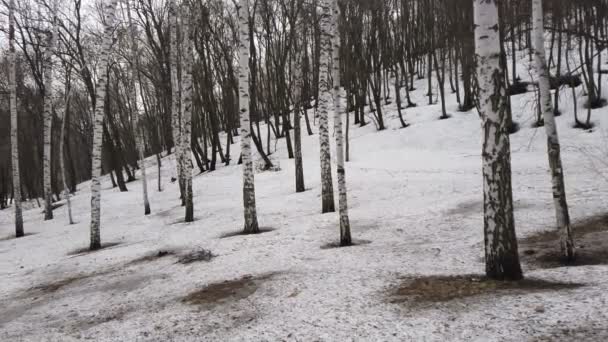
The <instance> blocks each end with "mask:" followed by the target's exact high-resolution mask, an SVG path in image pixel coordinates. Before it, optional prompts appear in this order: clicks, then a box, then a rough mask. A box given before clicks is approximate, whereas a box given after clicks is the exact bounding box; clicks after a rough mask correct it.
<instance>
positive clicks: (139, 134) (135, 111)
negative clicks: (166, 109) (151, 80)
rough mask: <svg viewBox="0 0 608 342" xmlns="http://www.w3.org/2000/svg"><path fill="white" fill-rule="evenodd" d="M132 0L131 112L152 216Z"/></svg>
mask: <svg viewBox="0 0 608 342" xmlns="http://www.w3.org/2000/svg"><path fill="white" fill-rule="evenodd" d="M129 2H130V0H127V18H128V20H129V33H130V36H131V55H132V56H131V58H133V62H132V63H133V64H132V70H131V80H132V87H131V94H130V96H131V107H132V109H131V111H132V114H131V115H132V117H133V118H134V119H135V137H136V144H137V153H138V155H139V169H140V170H141V182H142V195H143V201H144V215H149V214H150V201H149V200H148V179H147V177H146V156H145V148H144V146H145V145H144V126H143V120H142V113H141V112H140V110H139V107H138V102H137V99H138V97H137V89H138V87H137V86H136V85H139V86H141V82H140V73H139V47H138V44H137V31H136V27H135V24H134V23H133V18H132V16H131V6H130V3H129Z"/></svg>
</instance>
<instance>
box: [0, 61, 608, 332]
mask: <svg viewBox="0 0 608 342" xmlns="http://www.w3.org/2000/svg"><path fill="white" fill-rule="evenodd" d="M522 74H525V72H522ZM424 84H425V81H424V80H421V81H419V82H418V83H417V87H418V89H419V90H418V91H416V92H414V100H415V102H417V103H418V105H419V107H416V108H410V109H407V110H406V111H405V112H406V119H407V121H408V122H409V123H411V124H412V126H411V127H409V128H406V129H399V128H398V127H399V124H398V120H397V118H396V115H397V114H396V109H395V106H394V104H391V105H389V106H387V107H385V113H386V115H387V120H386V121H387V126H388V129H386V130H385V131H382V132H378V131H376V130H375V128H374V125H373V124H369V125H368V126H366V127H363V128H356V127H351V157H352V161H351V162H349V163H348V164H347V182H348V188H349V205H350V218H351V223H352V233H353V236H354V238H355V239H356V240H359V241H363V242H369V243H363V244H360V245H359V246H355V247H349V248H340V249H336V248H333V249H332V248H329V249H328V248H321V247H322V246H324V245H326V244H328V243H330V242H335V241H337V239H338V236H339V231H338V217H337V214H325V215H321V214H320V209H321V200H320V184H319V174H320V170H319V161H318V159H319V158H318V151H319V148H318V147H319V146H318V136H317V135H316V134H315V135H314V136H307V135H304V137H303V139H304V141H303V148H304V151H303V152H304V169H305V177H306V178H305V181H306V186H307V189H308V191H306V192H304V193H301V194H296V193H295V191H294V167H293V161H292V160H289V159H287V158H286V152H285V148H284V145H285V143H284V141H283V140H281V141H279V143H278V145H277V146H278V147H279V148H278V151H277V152H276V153H275V154H274V155H273V158H275V161H276V162H278V163H279V164H280V167H281V170H280V171H278V172H262V173H258V174H256V191H257V205H258V218H259V222H260V225H261V226H262V227H265V228H271V229H273V230H272V231H270V232H267V233H264V234H261V235H257V236H233V237H227V238H220V237H222V235H224V234H226V233H230V232H236V231H238V230H239V229H240V228H241V225H242V208H241V188H240V187H241V178H240V177H241V169H240V167H239V166H237V165H231V166H228V167H221V168H220V169H219V170H218V171H215V172H212V173H206V174H203V175H198V176H196V177H195V179H194V198H195V199H194V205H195V217H196V221H195V222H194V223H191V224H184V223H183V214H184V211H183V208H182V207H180V205H179V199H178V187H177V184H175V183H173V184H172V183H171V182H170V178H171V177H172V176H173V175H174V173H175V171H174V166H173V163H172V162H171V160H170V158H165V159H164V161H163V163H164V164H163V175H164V176H163V177H164V178H163V184H164V188H165V189H164V191H163V192H158V191H156V189H155V186H154V185H155V182H152V181H151V182H150V201H151V207H152V215H150V216H148V217H145V216H144V215H143V206H142V205H141V183H140V182H139V181H137V182H134V183H130V184H128V186H129V190H130V191H129V192H128V193H120V192H118V190H117V189H112V188H111V184H110V182H109V179H106V180H105V181H104V183H103V187H104V191H103V195H102V215H103V216H102V242H104V243H119V244H117V245H115V246H112V247H109V248H106V249H103V250H101V251H98V252H95V253H81V254H78V253H73V252H74V251H76V250H78V249H80V248H85V247H87V246H88V241H89V215H90V214H89V205H90V204H89V203H90V202H89V201H90V194H89V191H88V184H86V183H85V184H81V185H80V186H79V190H80V191H79V192H78V193H77V194H76V196H75V197H74V198H73V204H74V208H73V210H74V215H75V220H76V222H77V223H76V224H75V225H72V226H69V225H67V219H66V209H65V207H61V208H58V209H57V210H55V219H54V220H52V221H50V222H44V221H43V215H42V214H41V209H38V208H35V209H31V210H28V211H26V212H25V229H26V232H28V233H32V234H33V235H30V236H26V237H24V238H21V239H4V240H0V340H1V341H72V340H80V339H88V340H98V341H283V340H285V341H456V340H467V341H471V340H472V341H489V340H502V341H526V340H572V341H575V340H576V341H580V340H589V341H599V340H604V339H606V338H608V323H607V322H608V309H607V308H606V302H607V300H608V276H607V271H608V267H607V266H602V265H598V266H581V267H561V268H553V269H531V268H530V267H529V265H525V264H524V271H525V276H526V277H528V278H539V279H543V280H548V281H560V282H576V283H583V284H585V286H584V287H580V288H576V289H566V290H562V291H559V292H556V291H545V292H543V291H537V292H532V293H526V292H514V293H506V294H504V295H501V296H495V295H491V294H490V295H482V296H476V297H471V298H465V299H455V300H453V301H450V302H446V303H431V304H429V305H426V306H423V307H421V306H419V305H410V304H411V303H410V302H408V301H405V302H399V303H394V301H392V300H391V291H392V289H393V288H394V286H396V285H398V284H399V283H400V281H401V279H402V278H403V277H409V276H424V275H464V274H480V275H481V274H483V271H484V264H483V259H482V256H483V240H482V239H483V234H482V230H483V222H482V208H481V201H482V192H481V185H482V182H481V172H480V171H481V159H480V150H481V147H480V146H481V131H480V120H479V118H478V116H477V114H476V112H475V111H472V112H469V113H461V112H457V110H456V105H455V103H456V101H455V97H454V95H450V98H449V100H448V109H449V112H450V114H452V118H450V119H449V120H438V119H437V118H438V117H439V116H440V112H441V107H440V106H439V105H432V106H426V105H425V104H426V98H425V97H424V93H425V91H426V89H425V86H424ZM446 89H449V85H448V84H447V83H446ZM577 92H579V93H580V92H581V88H578V89H577ZM562 94H563V95H562V106H561V108H562V112H563V113H564V114H563V115H562V116H561V117H559V118H558V123H559V129H560V135H561V139H562V151H563V162H564V167H565V175H566V185H567V192H568V199H569V204H570V213H571V216H572V218H573V221H575V222H576V221H578V220H582V219H584V218H588V217H592V216H594V215H599V214H604V213H606V208H607V206H608V196H607V194H608V182H607V181H606V179H605V178H604V176H607V175H608V170H607V169H606V167H605V166H604V164H602V163H600V162H598V161H600V160H602V159H604V160H605V159H606V157H608V148H606V146H608V145H607V142H608V131H607V130H608V121H607V120H608V119H606V115H607V114H608V111H607V110H606V109H601V110H596V111H594V112H593V117H592V121H593V122H594V123H595V124H596V127H595V128H594V129H593V130H592V131H591V132H589V131H583V130H578V129H573V128H572V124H573V117H572V98H571V97H570V91H569V90H565V91H563V92H562ZM532 98H533V94H532V93H528V94H525V95H520V96H515V97H513V111H514V115H515V120H516V121H517V122H519V123H520V125H521V130H520V131H519V132H518V133H517V134H515V135H513V136H512V151H513V190H514V200H515V207H516V212H515V216H516V229H517V233H518V236H519V237H520V238H521V237H525V236H529V235H530V234H533V233H535V232H538V231H543V230H551V229H553V226H554V220H555V219H554V212H553V206H552V195H551V181H550V177H549V173H548V162H547V157H546V143H545V134H544V129H543V128H538V129H537V128H532V127H531V124H532V122H533V121H534V114H533V113H534V110H533V105H532V103H533V101H532ZM579 102H580V103H581V107H580V111H581V112H582V111H583V108H582V100H580V101H579ZM332 142H333V141H332ZM238 150H239V148H238V143H237V144H235V145H234V146H232V151H233V156H238ZM148 171H149V175H150V177H151V178H152V179H154V178H155V177H156V166H155V164H154V160H150V162H149V165H148ZM334 172H335V167H334ZM12 219H13V216H12V211H11V210H4V211H1V212H0V238H2V237H5V236H6V237H8V236H10V235H11V234H13V223H12ZM199 248H205V249H208V250H210V251H211V252H212V253H213V254H215V255H216V257H215V258H214V259H212V260H211V261H209V262H195V263H191V264H187V265H184V264H181V263H178V262H177V258H178V257H179V255H181V254H184V253H188V252H190V251H192V250H196V249H199ZM556 248H558V246H556ZM158 251H169V252H173V253H175V255H169V256H166V257H163V258H158V259H155V258H149V260H138V259H141V258H142V257H145V256H150V255H154V254H157V253H158ZM134 260H136V261H135V262H134ZM244 276H251V278H243V277H244ZM235 279H240V280H242V282H244V286H241V287H237V286H236V285H234V284H232V283H225V286H223V285H218V286H215V292H213V293H211V292H208V293H207V294H208V295H209V296H216V297H218V298H219V297H221V298H224V299H223V300H219V299H218V300H212V299H209V300H205V299H204V298H203V300H202V301H201V302H200V303H198V304H196V303H192V301H191V300H184V298H186V297H187V296H188V295H190V294H191V293H193V292H195V291H197V290H200V289H203V288H205V287H206V286H208V285H209V284H217V283H221V282H224V281H230V280H235ZM243 279H244V280H243ZM233 285H234V286H233ZM222 286H223V287H222ZM231 286H233V287H231ZM203 295H204V293H203ZM214 298H215V297H214ZM221 298H220V299H221Z"/></svg>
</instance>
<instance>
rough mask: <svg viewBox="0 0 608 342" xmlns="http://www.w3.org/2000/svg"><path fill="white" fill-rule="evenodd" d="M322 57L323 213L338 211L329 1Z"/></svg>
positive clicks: (323, 9) (322, 21)
mask: <svg viewBox="0 0 608 342" xmlns="http://www.w3.org/2000/svg"><path fill="white" fill-rule="evenodd" d="M320 6H321V19H320V25H321V57H320V65H319V68H320V71H319V87H320V90H319V91H320V94H319V145H320V148H321V153H320V155H321V200H322V210H321V212H322V213H330V212H334V211H336V208H335V204H334V187H333V181H332V178H331V152H330V145H329V129H328V117H329V106H330V103H331V84H330V80H329V74H330V69H329V62H330V60H331V36H332V27H333V23H332V21H331V20H332V15H331V11H332V9H331V4H330V3H329V0H321V1H320Z"/></svg>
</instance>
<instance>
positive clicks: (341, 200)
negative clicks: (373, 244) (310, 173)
mask: <svg viewBox="0 0 608 342" xmlns="http://www.w3.org/2000/svg"><path fill="white" fill-rule="evenodd" d="M339 18H340V7H339V6H338V0H332V13H331V22H332V25H333V32H332V45H333V48H332V57H333V58H332V60H333V61H332V79H333V82H334V87H333V95H334V130H335V136H336V162H337V163H336V164H337V165H336V171H337V174H338V208H339V214H340V245H341V246H350V245H351V244H352V239H351V236H350V222H349V220H348V203H347V193H346V170H345V167H344V135H343V133H342V110H341V107H340V90H341V89H342V87H341V84H340V45H341V44H340V32H339V30H338V27H339V25H338V23H339ZM347 115H348V111H347Z"/></svg>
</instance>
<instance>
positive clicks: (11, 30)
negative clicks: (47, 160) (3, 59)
mask: <svg viewBox="0 0 608 342" xmlns="http://www.w3.org/2000/svg"><path fill="white" fill-rule="evenodd" d="M16 63H17V53H16V52H15V0H9V2H8V65H9V66H8V87H9V93H10V95H9V96H10V100H9V106H10V112H11V158H12V159H11V164H12V169H13V203H14V205H15V236H16V237H22V236H23V235H24V234H23V210H22V208H21V179H20V173H19V145H18V144H19V136H18V132H19V130H18V118H17V71H16V70H17V66H16Z"/></svg>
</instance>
